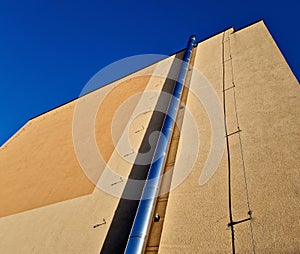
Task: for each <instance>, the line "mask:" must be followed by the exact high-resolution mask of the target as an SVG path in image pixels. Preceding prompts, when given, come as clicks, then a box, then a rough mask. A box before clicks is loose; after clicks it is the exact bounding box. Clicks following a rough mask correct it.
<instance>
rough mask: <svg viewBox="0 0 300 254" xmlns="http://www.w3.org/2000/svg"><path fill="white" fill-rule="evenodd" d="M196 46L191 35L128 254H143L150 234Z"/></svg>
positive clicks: (133, 228)
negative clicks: (188, 71) (169, 148)
mask: <svg viewBox="0 0 300 254" xmlns="http://www.w3.org/2000/svg"><path fill="white" fill-rule="evenodd" d="M195 46H196V37H195V36H194V35H192V36H190V38H189V41H188V44H187V48H186V50H185V53H184V56H183V61H182V64H181V68H180V71H179V75H178V79H177V81H176V83H175V86H174V90H173V94H172V97H171V100H170V103H169V107H168V110H167V113H166V117H165V119H164V122H163V125H162V129H161V132H160V134H159V138H158V141H157V146H156V150H155V153H154V156H153V160H152V163H151V165H150V169H149V173H148V177H147V179H146V183H145V186H144V190H143V194H142V197H141V200H140V203H139V206H138V209H137V212H136V215H135V219H134V222H133V226H132V228H131V232H130V235H129V238H128V241H127V245H126V249H125V253H126V254H140V253H142V252H143V250H144V248H145V245H146V240H147V234H148V233H149V229H150V225H151V218H152V216H153V210H154V205H155V199H156V196H157V193H158V190H159V187H160V176H161V174H162V171H163V167H164V163H165V160H166V157H167V152H168V146H169V143H170V139H171V137H172V132H173V128H174V124H175V119H176V114H177V111H178V107H179V104H180V96H181V93H182V90H183V85H184V80H185V77H186V73H187V69H188V64H189V61H190V57H191V53H192V49H193V47H195Z"/></svg>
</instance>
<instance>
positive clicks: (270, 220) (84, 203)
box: [0, 22, 300, 254]
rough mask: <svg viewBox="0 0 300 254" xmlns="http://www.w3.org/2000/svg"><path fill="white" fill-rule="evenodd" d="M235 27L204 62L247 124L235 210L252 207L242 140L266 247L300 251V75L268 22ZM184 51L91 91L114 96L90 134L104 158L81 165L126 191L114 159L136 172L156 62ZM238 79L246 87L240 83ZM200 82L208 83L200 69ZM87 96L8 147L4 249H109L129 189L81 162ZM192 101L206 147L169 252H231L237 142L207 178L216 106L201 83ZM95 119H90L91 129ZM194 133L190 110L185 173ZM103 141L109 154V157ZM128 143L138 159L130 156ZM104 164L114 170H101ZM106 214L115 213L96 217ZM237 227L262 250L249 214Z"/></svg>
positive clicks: (169, 221) (230, 109) (166, 243)
mask: <svg viewBox="0 0 300 254" xmlns="http://www.w3.org/2000/svg"><path fill="white" fill-rule="evenodd" d="M232 32H233V29H229V30H227V31H225V32H224V33H221V34H218V35H216V36H214V37H212V38H210V39H208V40H205V41H203V42H201V43H199V44H198V47H197V53H196V59H195V67H196V68H197V69H199V70H200V71H201V72H202V73H203V75H204V76H205V77H206V78H207V79H208V80H209V82H210V83H211V84H212V86H213V88H214V89H215V91H216V94H217V96H218V97H219V100H220V103H221V105H222V103H223V85H224V86H225V88H227V89H228V90H226V92H224V94H225V99H226V105H225V107H226V124H227V129H228V133H229V134H230V133H234V132H235V131H237V130H238V126H239V127H240V129H241V132H238V133H236V134H233V135H231V136H230V137H228V140H229V149H230V161H231V175H232V179H231V186H232V211H233V220H234V221H238V220H242V219H245V218H247V217H248V214H247V212H248V204H247V198H246V186H245V178H244V167H243V161H242V157H241V151H242V154H243V158H244V165H245V172H246V175H247V177H246V180H247V184H248V194H249V203H250V206H251V211H252V212H253V220H252V226H253V236H254V240H255V250H256V252H257V253H298V252H299V251H300V240H299V239H300V238H299V235H300V223H299V216H298V215H297V211H298V210H299V208H300V207H299V206H300V205H299V204H300V202H299V201H300V200H299V192H300V183H299V166H300V165H299V161H300V158H299V156H300V155H299V152H298V151H299V150H300V134H299V131H297V129H298V126H299V121H300V120H299V119H300V115H299V114H300V113H299V106H300V105H299V104H300V98H299V97H300V94H299V93H300V92H299V86H298V81H297V80H296V79H295V77H294V76H293V74H292V72H291V71H290V69H289V67H288V65H287V64H286V62H285V60H284V58H283V57H282V55H281V53H280V51H279V50H278V48H277V46H276V44H275V43H274V41H273V39H272V38H271V36H270V34H269V32H268V31H267V29H266V27H265V25H264V23H263V22H259V23H256V24H254V25H252V26H250V27H247V28H245V29H242V30H240V31H238V32H235V33H232ZM172 59H173V56H172V57H170V58H168V59H167V60H166V61H165V62H161V63H159V64H156V65H154V66H150V67H148V68H146V69H144V70H141V71H140V72H138V73H135V74H132V75H131V76H130V77H129V79H127V78H128V77H127V78H124V79H122V80H119V81H117V82H115V83H113V84H110V85H108V86H106V87H103V88H102V89H100V90H98V91H95V92H94V93H91V94H89V95H87V96H86V97H84V98H83V99H82V100H81V102H80V103H82V104H83V105H84V104H85V103H87V102H89V101H91V100H94V101H95V102H97V100H98V99H99V98H102V99H104V100H103V103H102V104H101V106H100V108H99V109H98V111H97V115H96V125H95V126H96V128H95V133H94V134H95V137H96V146H97V149H98V151H96V152H95V151H93V149H92V148H91V147H90V146H88V145H86V146H84V144H85V143H84V142H85V140H84V137H85V136H84V135H83V136H82V137H81V139H80V140H79V143H80V144H81V145H83V149H84V150H85V152H86V154H87V156H89V155H91V161H92V162H91V164H89V163H88V162H87V161H85V160H83V161H80V165H81V166H87V167H89V169H91V172H92V174H94V175H93V180H95V179H96V181H95V183H97V185H98V186H104V187H106V188H107V189H108V190H110V191H111V192H112V193H114V194H120V193H122V190H123V188H124V186H125V184H126V181H123V182H121V183H119V184H116V185H112V184H113V183H115V182H117V181H118V180H119V176H118V175H113V174H110V170H109V168H111V169H113V171H114V172H115V173H117V174H119V175H120V176H121V177H123V178H126V177H127V175H128V174H129V171H130V169H131V166H132V162H133V161H134V158H135V156H136V152H137V149H138V147H139V145H140V143H141V141H142V138H143V136H144V133H145V131H146V129H147V126H148V123H149V120H150V117H151V115H152V111H151V110H150V111H149V113H145V114H141V113H140V112H144V110H145V108H149V109H151V108H153V107H154V106H155V104H156V101H157V98H158V94H157V93H159V91H160V89H161V88H162V84H163V81H164V78H158V77H154V76H151V77H149V76H147V75H149V74H151V73H153V71H154V72H155V67H156V68H158V69H159V70H161V69H165V70H166V71H167V70H168V69H169V67H170V63H171V62H170V61H171V60H172ZM223 60H225V62H224V63H223ZM223 69H224V73H223ZM140 74H142V75H143V76H142V77H141V76H140ZM232 74H233V76H232ZM223 78H224V82H225V83H224V84H223ZM233 81H234V84H235V87H234V88H231V87H232V84H233V83H232V82H233ZM191 86H192V87H191V88H193V86H194V88H195V86H197V83H193V75H192V82H191ZM111 88H112V90H110V89H111ZM109 90H110V91H109ZM107 91H109V92H108V94H107V95H106V92H107ZM149 91H150V92H149ZM141 92H143V93H141ZM203 92H204V91H203ZM204 93H205V92H204ZM75 103H76V101H74V102H71V103H68V104H66V105H64V106H62V107H60V108H57V109H55V110H53V111H50V112H48V113H46V114H44V115H41V116H40V117H38V118H36V119H33V120H31V121H29V122H28V123H27V124H26V125H25V126H24V130H23V129H22V130H20V131H19V132H18V133H16V135H15V136H14V137H13V138H12V139H11V140H10V141H8V142H7V143H6V144H4V145H3V146H2V147H1V150H0V186H1V187H0V190H1V191H0V202H1V205H0V216H2V218H0V243H1V244H0V253H78V254H79V253H91V254H94V253H99V251H100V249H101V246H102V243H103V242H104V239H105V236H106V234H107V232H108V229H109V226H110V223H111V221H112V218H113V214H114V211H115V209H116V207H117V204H118V201H119V199H118V198H117V197H113V196H112V195H109V194H107V193H105V192H103V191H101V190H99V189H98V188H94V185H93V184H92V183H91V182H90V181H89V179H88V178H87V177H86V176H85V174H84V173H83V171H82V170H81V168H80V165H79V163H78V161H77V158H76V154H75V152H74V147H73V144H72V118H73V117H74V116H73V110H74V106H75ZM122 105H123V106H122ZM124 105H125V106H124ZM187 107H188V108H189V109H191V110H192V111H193V112H192V113H193V116H194V119H195V121H196V123H197V125H198V127H199V131H198V134H199V136H200V150H199V153H198V158H197V160H196V162H195V164H194V166H193V168H192V171H191V173H190V174H189V176H188V177H187V179H186V180H185V181H184V182H183V183H182V184H180V185H179V186H178V187H177V188H175V190H173V191H172V192H171V193H170V196H169V201H168V204H167V211H166V215H165V218H164V225H163V231H162V238H161V243H160V246H159V253H231V252H232V250H231V231H230V228H229V227H228V226H227V224H228V223H229V209H228V163H227V162H228V161H227V150H225V152H224V155H223V158H222V161H221V162H220V164H219V166H218V168H217V171H216V173H215V174H214V176H213V177H212V178H211V179H210V181H209V182H208V183H206V184H205V185H203V186H200V185H199V184H198V182H199V177H200V174H201V171H202V169H203V167H204V165H205V161H206V159H207V156H208V154H209V151H210V148H211V135H212V132H211V129H210V128H211V126H210V123H209V119H208V116H207V113H206V111H205V108H204V107H203V105H202V104H201V102H200V101H199V100H198V99H197V98H196V96H195V95H193V94H192V93H189V95H188V100H187ZM236 116H237V117H238V121H237V118H236ZM83 120H84V122H85V121H86V122H88V123H91V122H92V121H93V120H94V119H93V118H92V116H90V115H89V114H86V115H85V116H84V119H83ZM85 128H86V129H85ZM87 130H88V127H86V126H84V125H83V127H82V130H81V133H83V134H84V133H85V132H86V131H87ZM111 130H113V134H112V135H113V138H112V136H111V133H110V132H111ZM77 134H78V133H77ZM77 134H75V135H77ZM76 137H77V136H76ZM239 138H240V139H241V142H242V150H241V146H240V139H239ZM45 140H46V141H47V142H45ZM128 140H129V144H130V145H131V146H128V142H127V141H128ZM183 140H184V141H185V142H183ZM194 140H195V133H193V131H192V130H191V127H190V126H189V123H188V121H187V118H186V117H185V118H184V121H183V126H182V132H181V136H180V142H179V153H180V156H181V160H179V161H177V162H176V166H175V172H174V177H176V176H180V174H182V170H183V169H184V168H185V167H186V165H187V164H188V163H187V162H189V161H190V160H191V155H190V154H191V152H192V151H191V148H190V147H191V145H190V144H191V143H192V142H193V141H194ZM131 152H132V153H131ZM97 153H100V154H101V155H103V158H104V161H105V162H106V163H107V164H105V165H104V164H103V165H102V164H99V158H98V157H97V156H98V154H97ZM127 153H130V156H128V157H130V161H127V160H125V159H124V158H125V157H124V155H125V154H127ZM93 156H94V157H93ZM99 165H101V166H100V169H99ZM41 168H42V169H43V171H41V170H40V169H41ZM101 172H104V175H105V176H106V177H102V178H100V179H99V180H98V177H99V174H100V173H101ZM103 219H105V222H106V223H105V224H103V225H101V226H99V227H96V228H93V226H94V225H96V224H99V223H102V222H103ZM234 228H235V245H236V253H253V241H252V234H251V230H250V223H249V221H247V222H243V223H241V224H238V225H236V226H234Z"/></svg>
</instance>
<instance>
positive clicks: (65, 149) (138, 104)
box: [0, 57, 173, 254]
mask: <svg viewBox="0 0 300 254" xmlns="http://www.w3.org/2000/svg"><path fill="white" fill-rule="evenodd" d="M172 58H173V57H170V58H168V59H166V60H165V61H162V63H159V64H160V69H161V68H165V69H166V70H168V69H169V66H170V63H171V60H172ZM155 67H156V65H154V66H150V67H148V68H146V69H143V70H141V71H139V72H137V73H135V74H132V75H131V77H129V79H128V77H126V78H124V79H123V80H120V81H117V82H115V83H113V84H111V85H109V86H106V87H103V88H101V89H100V90H98V91H95V92H93V93H91V94H89V95H87V96H85V97H83V99H80V100H82V102H81V103H85V102H87V101H88V100H97V98H100V97H103V95H104V94H105V93H106V91H107V90H108V89H110V88H113V89H112V90H111V91H110V92H109V93H108V95H107V96H106V97H105V98H104V101H103V103H102V104H101V106H100V108H99V111H98V116H97V120H98V121H97V124H96V131H95V133H96V140H97V144H98V148H99V150H101V152H103V149H104V157H105V156H107V157H106V159H107V160H108V165H110V166H112V170H114V171H115V172H117V173H120V174H121V175H122V177H125V178H126V177H127V175H128V173H129V171H130V169H131V166H132V163H131V162H128V161H126V160H124V158H123V155H122V154H119V153H118V152H117V151H116V150H112V151H111V152H110V153H111V156H110V158H108V157H109V151H108V150H109V149H111V146H112V142H111V141H108V139H105V141H104V142H103V141H102V139H101V136H100V135H101V134H103V133H105V134H107V132H108V129H109V130H110V129H111V128H113V129H114V130H115V132H116V135H117V138H119V140H116V141H117V144H116V146H117V147H118V146H122V143H124V142H125V139H126V138H127V137H128V135H129V136H130V140H131V145H132V147H133V148H134V149H137V148H138V147H139V145H140V142H141V140H142V138H143V132H145V130H146V129H145V130H144V131H141V132H138V133H135V131H136V127H137V126H138V128H140V125H144V126H147V125H148V123H149V120H150V117H151V114H152V113H151V112H149V113H147V114H142V113H143V111H142V112H141V110H144V109H145V108H151V107H152V108H154V107H155V105H156V101H157V99H158V96H156V97H155V98H150V99H149V98H147V97H149V94H151V95H153V93H154V94H155V93H157V92H159V91H160V89H161V88H162V84H163V82H164V78H159V77H150V76H149V73H153V72H154V71H155ZM145 75H146V76H145ZM149 77H150V78H149ZM124 80H125V81H124ZM126 80H127V81H126ZM120 87H122V88H123V87H127V88H128V89H127V90H126V91H127V92H124V90H120ZM155 91H156V92H155ZM140 92H143V93H142V94H141V93H140ZM133 94H137V96H136V97H135V98H133V99H132V100H129V103H127V104H126V105H125V106H123V107H122V109H121V111H120V113H121V114H125V115H126V117H127V118H126V117H124V119H125V120H126V119H127V120H126V121H125V120H124V119H119V120H118V121H117V125H116V126H114V127H111V125H112V114H113V113H115V109H116V108H118V106H120V105H121V104H122V103H123V102H124V101H126V100H127V99H129V98H131V96H132V95H133ZM145 96H146V97H145ZM75 102H76V101H75ZM75 102H72V103H73V104H74V103H75ZM71 109H72V107H71V106H70V105H68V104H67V105H66V106H63V107H61V108H58V109H57V110H59V111H61V112H62V113H61V114H64V115H63V116H61V117H60V118H59V119H60V120H62V119H63V120H64V121H65V122H63V123H61V124H62V125H63V126H59V127H60V128H56V129H55V130H56V133H54V134H52V136H51V137H52V139H50V138H49V136H47V133H48V132H51V130H50V129H51V125H50V126H49V124H52V126H53V125H55V123H56V121H57V119H56V118H55V117H53V116H55V115H56V114H59V112H58V113H56V112H55V111H56V110H54V111H52V112H49V113H46V114H45V115H42V116H40V117H39V118H41V119H45V121H48V124H45V125H44V126H42V127H44V128H46V127H47V126H48V127H47V128H48V129H45V130H41V129H40V127H41V126H38V127H36V128H32V130H31V127H29V126H30V125H29V126H28V124H27V128H28V131H27V133H29V134H31V136H33V133H32V132H34V131H37V130H38V131H41V132H43V133H44V135H40V138H41V139H42V138H43V139H45V140H46V141H47V144H48V145H47V148H48V149H46V148H45V149H46V150H47V153H46V155H48V157H49V158H51V159H52V161H51V160H50V159H48V160H46V161H40V159H41V158H42V159H45V158H48V157H47V156H46V155H44V157H41V158H40V157H33V158H28V161H29V162H30V163H32V165H39V163H45V164H46V163H49V164H51V163H52V164H51V165H52V167H53V168H55V165H56V163H57V161H58V159H57V157H56V155H57V154H61V155H60V156H61V157H64V156H65V154H68V153H70V152H72V151H73V147H72V146H71V145H72V138H71V135H72V128H71V126H72V117H73V113H72V110H71ZM111 110H113V111H111ZM104 111H105V113H107V112H110V113H111V114H105V113H104ZM135 113H137V116H136V117H135V118H136V119H132V121H129V122H128V119H129V118H130V116H131V115H134V114H135ZM99 115H100V117H99ZM117 116H118V114H117ZM66 117H67V118H66ZM123 120H124V121H123ZM34 121H36V122H39V121H40V119H33V120H32V122H34ZM29 123H30V122H29ZM64 124H65V125H66V126H65V125H64ZM126 125H129V130H130V132H129V133H122V131H123V129H125V128H126ZM32 126H35V125H34V124H32ZM25 127H26V126H25ZM82 131H84V130H82ZM60 132H62V133H60ZM24 133H25V132H24ZM120 133H121V134H120ZM29 134H28V135H29ZM37 134H39V132H37ZM25 135H26V134H22V135H21V134H20V138H22V137H23V136H25ZM29 136H30V135H29ZM57 136H58V137H61V142H58V141H57V139H56V138H57ZM63 136H64V137H65V138H67V137H69V139H67V140H65V139H63ZM118 136H119V137H118ZM49 139H50V140H49ZM53 139H54V140H53ZM25 141H28V140H25ZM29 141H31V140H29ZM14 142H15V143H14ZM17 142H18V140H16V138H14V139H13V140H12V141H11V142H10V143H9V144H6V145H4V147H5V146H6V147H5V149H8V148H10V149H11V150H9V151H10V153H11V157H10V158H12V159H11V160H13V158H14V157H13V154H14V155H15V156H16V154H18V153H17V152H18V151H19V149H24V150H25V151H26V152H27V153H30V148H28V147H27V150H29V151H27V150H26V149H25V148H22V147H21V148H20V146H21V144H22V143H21V141H19V142H20V143H17ZM69 143H71V144H69ZM50 144H51V146H50ZM103 144H105V146H103ZM107 147H108V148H107ZM49 148H53V150H54V152H53V153H52V151H53V150H52V149H49ZM5 149H3V150H1V154H4V153H5V151H7V150H5ZM87 149H89V148H88V146H87ZM105 149H107V150H105ZM43 152H45V151H43V150H41V151H40V153H42V154H43ZM73 153H74V152H73ZM135 156H136V154H133V155H132V157H133V158H132V159H133V160H134V157H135ZM28 157H29V155H28ZM61 157H59V158H61ZM73 157H75V155H73ZM75 159H76V158H75ZM6 162H7V163H8V162H9V163H10V164H11V165H12V166H11V168H8V167H6V168H8V169H9V170H10V171H12V172H13V173H11V174H12V175H15V177H17V176H18V175H17V172H14V171H13V170H14V168H16V167H13V165H14V164H13V162H11V161H10V160H8V159H6ZM71 162H72V161H68V160H67V161H66V162H65V163H64V166H65V167H64V168H63V170H66V169H69V168H71V169H72V170H73V171H71V173H70V175H71V177H75V176H76V175H75V176H73V175H72V174H74V172H76V171H75V170H76V168H74V167H71V166H72V164H71ZM76 162H77V161H76ZM19 164H20V165H19ZM2 165H3V164H2ZM27 165H28V164H26V163H25V164H24V163H22V161H21V162H19V163H18V164H17V166H20V167H23V168H24V170H29V171H30V174H28V175H32V174H36V175H37V176H38V177H37V178H38V179H39V177H41V176H40V171H38V168H36V167H35V168H34V167H33V168H27V167H26V166H27ZM76 166H77V168H79V165H78V162H77V164H76ZM49 168H50V166H49ZM4 169H5V168H4V167H3V168H1V171H2V172H3V171H4ZM78 170H80V173H81V174H82V175H83V180H82V179H79V180H78V181H80V180H81V182H73V184H74V185H73V184H71V185H70V186H68V185H67V184H65V183H64V184H63V190H64V191H65V192H68V191H69V192H70V193H72V194H73V193H74V192H75V191H76V188H79V189H80V190H81V191H82V189H83V188H84V181H87V182H89V181H88V180H87V177H86V176H85V175H84V173H83V172H82V170H81V169H80V168H79V169H78ZM102 170H104V169H102ZM58 173H59V172H58ZM58 173H56V175H57V176H59V177H62V178H66V179H67V180H68V181H71V183H72V179H69V177H68V175H66V173H65V175H64V176H60V175H59V174H58ZM3 174H4V173H3ZM3 176H4V180H3V181H4V183H5V177H6V176H5V174H4V175H3ZM21 177H22V175H21V176H20V178H21ZM47 179H48V178H46V180H47ZM66 179H62V181H66ZM31 180H32V181H31V183H30V184H31V186H32V188H33V189H34V191H35V193H31V196H30V197H29V201H28V198H27V200H26V201H24V204H25V208H27V209H31V210H28V211H24V212H19V213H15V214H13V215H10V216H4V217H2V218H0V228H1V230H0V242H1V244H0V253H78V254H79V253H99V251H100V249H101V246H102V243H103V241H104V239H105V236H106V234H107V231H108V229H109V226H110V223H111V221H112V218H113V214H114V211H115V209H116V207H117V204H118V201H119V199H118V198H117V197H113V196H112V195H109V194H107V193H105V192H103V191H101V190H99V189H97V188H94V185H92V188H91V190H89V192H88V193H82V192H81V193H80V194H79V195H80V197H74V198H72V196H71V197H70V196H66V197H64V199H65V200H64V199H63V198H62V195H59V194H57V193H55V192H53V191H51V190H55V188H56V185H57V183H59V181H60V179H56V181H55V180H53V181H50V182H48V183H46V187H45V188H48V189H50V191H49V192H48V195H49V196H51V194H52V195H53V199H55V198H58V200H55V201H56V202H54V204H49V203H47V202H45V201H44V200H43V199H41V200H42V201H43V202H44V203H42V204H41V205H40V206H41V207H39V208H35V207H33V206H32V203H34V202H33V201H32V200H34V199H39V198H40V193H41V190H43V189H42V188H43V187H44V185H45V182H44V183H43V184H42V183H35V182H34V181H33V179H31ZM35 180H37V179H35ZM115 180H119V179H111V181H109V180H107V179H106V181H107V183H108V185H109V187H110V188H117V189H118V190H119V191H118V192H119V193H121V192H122V189H123V187H124V186H125V183H126V182H125V181H124V182H123V183H121V184H119V185H116V186H111V183H113V182H115ZM1 187H2V186H1ZM4 187H5V189H4V188H3V189H2V190H3V191H6V192H7V196H8V198H13V197H14V196H16V199H17V198H19V192H20V191H21V190H19V192H13V191H14V188H13V186H12V185H5V186H4ZM18 187H19V188H21V187H22V185H21V184H20V186H18ZM53 193H54V194H53ZM89 193H90V194H89ZM84 194H88V195H84ZM10 195H11V196H10ZM31 197H32V200H31V199H30V198H31ZM71 198H72V199H71ZM63 200H64V201H63ZM58 201H61V202H58ZM1 202H7V204H8V205H7V206H9V205H10V204H9V201H7V200H6V198H4V197H2V198H1ZM2 204H3V203H2ZM14 205H15V207H16V208H15V209H19V207H20V206H19V205H18V203H15V204H14ZM1 207H6V206H2V205H1ZM32 208H35V209H32ZM17 211H18V210H17ZM103 219H104V220H105V224H103V225H101V226H99V227H96V228H93V226H94V225H96V224H101V223H102V222H103Z"/></svg>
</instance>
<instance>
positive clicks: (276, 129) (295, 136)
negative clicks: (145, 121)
mask: <svg viewBox="0 0 300 254" xmlns="http://www.w3.org/2000/svg"><path fill="white" fill-rule="evenodd" d="M232 32H233V30H232V29H230V30H227V31H225V32H224V33H221V34H219V35H216V36H214V37H212V38H210V39H208V40H206V41H204V42H202V43H200V44H199V45H198V50H197V57H196V62H195V66H196V67H197V68H198V69H199V70H200V71H201V72H202V73H203V74H204V75H205V76H206V78H207V79H208V80H209V81H210V83H211V84H212V86H213V87H214V88H215V90H216V93H217V94H218V96H219V98H220V101H221V103H223V97H222V90H223V57H224V60H225V61H224V70H225V73H224V75H225V76H224V81H225V84H224V85H225V88H228V90H226V92H225V101H226V123H227V129H228V134H231V133H233V132H235V131H238V126H239V127H240V129H241V132H239V133H236V134H233V135H231V136H229V137H228V140H229V149H230V162H231V166H230V168H231V176H232V177H231V186H232V187H231V188H232V189H231V191H232V195H231V197H232V212H233V220H234V221H239V220H243V219H246V218H248V217H249V216H248V214H247V212H248V204H247V198H246V185H245V179H244V170H243V169H244V168H243V161H242V157H241V156H242V155H241V146H240V141H239V135H240V138H241V142H242V153H243V157H244V165H245V172H246V180H247V184H248V194H249V203H250V208H251V211H252V214H253V220H252V226H253V236H254V243H255V247H253V243H252V234H251V230H250V223H249V221H246V222H243V223H240V224H237V225H235V226H234V231H235V250H236V253H253V251H254V250H255V251H256V253H298V252H299V251H300V238H299V235H300V219H299V216H298V210H299V208H300V202H299V201H300V198H299V190H300V182H299V168H300V155H299V152H298V151H299V150H300V132H299V129H298V126H299V124H300V120H299V119H300V113H299V112H300V111H299V109H300V107H299V106H300V90H299V85H298V82H297V80H296V79H295V77H294V76H293V74H292V72H291V70H290V69H289V67H288V65H287V63H286V62H285V60H284V58H283V56H282V55H281V53H280V51H279V50H278V48H277V46H276V44H275V43H274V41H273V39H272V37H271V36H270V34H269V32H268V31H267V29H266V27H265V25H264V23H263V22H259V23H256V24H254V25H252V26H250V27H247V28H245V29H242V30H240V31H237V32H235V33H232ZM223 43H224V49H223V45H222V44H223ZM230 55H231V56H230ZM231 58H232V59H231ZM230 59H231V60H230ZM232 67H233V70H232ZM232 71H233V72H232ZM232 73H233V76H232ZM232 82H234V83H235V87H234V88H230V87H231V86H232ZM193 85H194V86H196V85H197V84H193V83H192V86H193ZM234 98H235V99H234ZM235 100H236V103H235ZM235 105H236V106H235ZM188 106H189V107H190V108H191V109H194V111H195V112H196V113H195V118H196V120H197V122H198V124H199V135H200V140H201V147H200V151H199V157H198V159H197V161H196V163H195V166H194V167H193V170H192V172H191V174H190V175H189V177H188V178H187V180H186V181H185V182H184V183H183V184H181V185H180V186H179V187H178V188H176V189H175V190H174V191H173V192H171V194H170V197H169V202H168V207H167V213H166V218H165V224H164V228H163V233H162V241H161V245H160V249H159V253H231V252H232V250H231V230H230V228H229V227H228V226H227V224H228V223H229V209H228V164H227V151H226V150H225V153H224V156H223V159H222V161H221V163H220V165H219V167H218V168H217V171H216V173H215V175H214V176H213V178H212V179H211V180H210V181H209V182H208V183H206V184H205V185H203V186H199V184H198V180H199V176H200V174H201V170H202V169H203V166H204V163H205V160H206V158H207V156H208V152H209V149H210V138H211V132H209V131H208V130H209V129H210V124H209V121H208V118H207V114H206V112H205V110H204V109H203V106H202V105H201V104H200V103H199V102H198V101H197V100H196V98H195V96H192V95H191V96H189V98H188ZM236 116H237V117H238V122H237V117H236ZM184 138H188V139H189V140H190V142H193V137H189V126H187V125H185V124H184V125H183V131H182V134H181V139H184ZM189 147H190V146H186V147H182V150H183V152H186V153H187V154H188V153H189V152H191V151H189ZM183 167H184V164H177V165H176V166H175V172H176V170H177V171H180V170H182V168H183Z"/></svg>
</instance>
